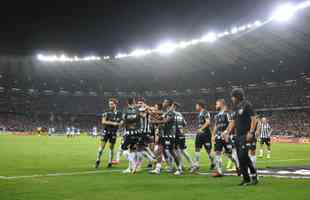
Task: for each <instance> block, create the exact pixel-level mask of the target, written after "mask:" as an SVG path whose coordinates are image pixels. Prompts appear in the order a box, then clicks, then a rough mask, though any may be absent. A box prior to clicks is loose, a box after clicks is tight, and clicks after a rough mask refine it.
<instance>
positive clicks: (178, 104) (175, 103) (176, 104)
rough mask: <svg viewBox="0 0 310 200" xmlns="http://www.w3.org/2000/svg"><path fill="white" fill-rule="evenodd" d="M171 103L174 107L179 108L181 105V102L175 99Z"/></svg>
mask: <svg viewBox="0 0 310 200" xmlns="http://www.w3.org/2000/svg"><path fill="white" fill-rule="evenodd" d="M173 105H174V106H175V107H176V108H180V107H181V104H180V103H179V102H176V101H174V102H173Z"/></svg>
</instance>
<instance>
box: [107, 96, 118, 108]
mask: <svg viewBox="0 0 310 200" xmlns="http://www.w3.org/2000/svg"><path fill="white" fill-rule="evenodd" d="M117 104H118V101H117V99H116V98H110V99H109V108H110V109H111V110H113V109H115V108H116V107H117Z"/></svg>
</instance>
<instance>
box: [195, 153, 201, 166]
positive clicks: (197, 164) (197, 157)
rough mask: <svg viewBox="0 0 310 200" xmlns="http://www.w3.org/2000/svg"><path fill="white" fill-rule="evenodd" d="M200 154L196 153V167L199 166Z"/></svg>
mask: <svg viewBox="0 0 310 200" xmlns="http://www.w3.org/2000/svg"><path fill="white" fill-rule="evenodd" d="M199 161H200V152H195V165H196V166H199Z"/></svg>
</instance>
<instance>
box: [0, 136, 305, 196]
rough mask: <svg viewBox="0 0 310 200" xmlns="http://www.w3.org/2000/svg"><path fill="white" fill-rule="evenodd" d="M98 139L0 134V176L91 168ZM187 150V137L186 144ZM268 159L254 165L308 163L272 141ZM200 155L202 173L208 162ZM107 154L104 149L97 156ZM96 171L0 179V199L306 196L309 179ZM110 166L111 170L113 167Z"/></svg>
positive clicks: (291, 147)
mask: <svg viewBox="0 0 310 200" xmlns="http://www.w3.org/2000/svg"><path fill="white" fill-rule="evenodd" d="M97 144H98V139H94V138H90V137H86V136H81V137H79V138H73V139H67V138H65V137H61V136H59V137H56V136H54V137H47V136H41V137H39V136H8V135H3V136H0V176H8V177H11V176H28V175H35V174H53V173H71V172H85V171H92V170H94V169H93V165H94V160H95V157H96V150H97ZM188 146H189V151H190V153H191V154H193V151H192V149H193V148H192V147H193V145H192V141H189V142H188ZM272 147H273V152H272V158H271V159H270V160H266V159H258V167H259V168H264V167H267V166H301V165H310V157H309V154H310V145H301V144H299V145H297V144H274V145H273V146H272ZM204 155H205V154H202V156H203V159H202V162H203V167H202V169H201V171H202V172H207V171H208V167H209V163H208V160H207V159H206V156H204ZM106 157H107V153H106V152H105V153H104V155H103V158H104V159H105V158H106ZM103 163H104V165H103V166H102V167H101V168H100V169H99V173H94V174H72V175H69V176H62V175H60V176H54V177H51V176H49V177H46V176H44V177H28V178H18V179H10V180H6V179H0V200H22V199H25V200H50V199H51V200H52V199H53V200H58V199H59V200H73V199H74V200H75V199H77V200H85V199H86V200H97V199H100V200H109V199H111V200H118V199H120V200H131V199H134V200H140V199H141V200H148V199H150V200H152V199H154V200H164V199H170V200H171V199H172V200H194V199H214V200H221V199H225V200H227V199H238V200H243V199H245V200H247V199H251V200H256V199H257V200H269V199H273V200H274V199H281V200H291V199H292V198H293V199H296V200H297V199H298V200H302V199H307V200H309V199H310V180H309V179H308V180H299V179H283V178H281V179H279V178H271V177H263V178H261V179H260V184H259V185H257V186H255V187H254V186H251V187H239V186H236V185H237V184H238V183H239V181H240V177H223V178H213V177H210V176H205V175H189V174H186V175H184V176H182V177H175V176H173V175H169V174H166V173H163V174H162V175H160V176H157V175H150V174H148V173H147V172H146V171H142V172H140V173H138V174H136V175H124V174H122V173H121V172H119V171H117V170H120V169H125V168H126V166H127V163H126V162H125V161H123V162H122V163H121V164H120V165H117V166H115V167H114V168H113V169H112V170H108V169H106V168H105V161H104V162H103ZM114 169H116V170H114Z"/></svg>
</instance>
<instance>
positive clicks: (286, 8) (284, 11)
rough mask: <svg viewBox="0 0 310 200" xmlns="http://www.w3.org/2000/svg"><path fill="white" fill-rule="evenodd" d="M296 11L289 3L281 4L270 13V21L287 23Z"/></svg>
mask: <svg viewBox="0 0 310 200" xmlns="http://www.w3.org/2000/svg"><path fill="white" fill-rule="evenodd" d="M296 11H297V9H296V7H295V6H293V5H292V4H291V3H286V4H283V5H281V6H279V7H277V8H276V9H275V11H274V12H273V13H272V16H271V20H276V21H279V22H286V21H289V20H290V19H291V18H292V17H293V16H294V15H295V13H296Z"/></svg>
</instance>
